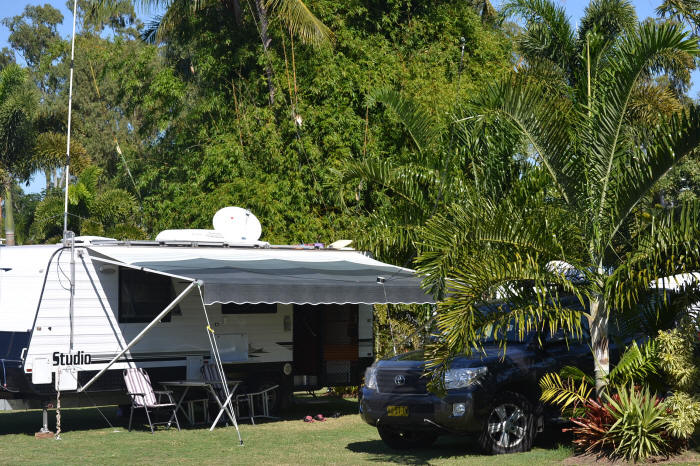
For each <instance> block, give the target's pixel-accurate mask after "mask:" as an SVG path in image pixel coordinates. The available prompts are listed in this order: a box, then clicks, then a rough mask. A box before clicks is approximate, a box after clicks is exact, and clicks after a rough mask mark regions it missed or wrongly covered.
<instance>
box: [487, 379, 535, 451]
mask: <svg viewBox="0 0 700 466" xmlns="http://www.w3.org/2000/svg"><path fill="white" fill-rule="evenodd" d="M534 427H535V426H534V416H533V413H532V406H531V404H530V402H529V401H528V400H527V399H526V398H525V397H524V396H522V395H520V394H518V393H511V392H504V393H502V394H501V395H499V396H497V397H496V398H495V399H494V401H493V404H492V405H491V409H490V410H489V414H488V417H487V418H486V420H485V422H484V426H483V429H482V432H481V436H480V437H479V443H480V444H481V446H482V448H483V449H484V450H485V451H486V452H487V453H491V454H495V455H499V454H503V453H516V452H523V451H529V450H530V449H531V448H532V442H533V440H534V438H535V429H534Z"/></svg>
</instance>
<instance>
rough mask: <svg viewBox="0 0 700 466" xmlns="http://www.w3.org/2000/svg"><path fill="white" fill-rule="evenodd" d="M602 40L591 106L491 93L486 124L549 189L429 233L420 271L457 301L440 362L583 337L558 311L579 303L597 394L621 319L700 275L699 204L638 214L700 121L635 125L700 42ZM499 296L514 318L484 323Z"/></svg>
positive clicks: (515, 83)
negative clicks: (502, 130) (493, 337)
mask: <svg viewBox="0 0 700 466" xmlns="http://www.w3.org/2000/svg"><path fill="white" fill-rule="evenodd" d="M593 3H594V4H598V3H602V2H593ZM550 6H551V5H550ZM604 38H605V35H604V34H601V33H599V32H598V28H597V27H594V28H592V29H591V30H590V31H589V32H588V33H587V34H586V35H585V43H584V48H583V56H582V57H581V59H580V60H581V61H580V62H581V64H582V66H581V67H580V69H579V70H574V73H573V74H574V75H575V76H577V80H578V81H579V82H580V85H579V86H578V88H579V89H581V88H583V89H584V90H585V91H584V92H583V94H581V93H580V92H579V93H577V92H560V93H552V92H551V88H549V87H546V86H543V85H542V83H541V82H539V81H537V80H533V79H532V78H531V76H530V75H528V74H527V73H525V74H519V75H516V76H515V77H513V78H509V79H506V80H504V81H502V82H500V83H498V84H497V85H493V86H491V87H489V89H488V90H487V92H486V93H485V95H484V98H483V101H482V102H481V106H482V114H483V115H485V116H488V115H494V116H498V117H500V118H502V119H503V121H505V122H508V123H509V124H510V125H511V126H512V127H513V128H515V129H516V130H517V131H519V132H520V133H521V134H522V136H523V137H524V138H525V140H526V142H527V143H528V145H529V147H530V149H531V157H533V158H534V159H536V160H537V161H538V164H539V166H540V170H539V171H540V172H541V173H543V174H545V175H546V176H547V178H548V179H549V182H550V183H551V186H552V187H551V188H547V187H546V186H544V187H543V186H542V185H541V184H539V183H534V184H533V182H532V181H531V180H529V179H524V180H522V183H523V184H522V189H517V190H515V191H514V194H513V195H511V196H507V197H506V198H504V199H503V200H501V201H499V202H482V203H480V202H478V200H473V201H471V203H469V204H468V205H467V206H466V207H465V206H454V207H453V208H451V209H450V210H449V211H448V212H446V213H444V214H441V215H438V216H437V217H436V218H435V219H434V220H432V221H431V222H429V224H428V227H427V233H426V236H425V239H424V244H423V247H424V252H423V255H422V256H421V258H420V261H419V263H420V267H419V268H420V270H421V272H422V273H423V274H424V275H425V276H426V280H427V282H428V283H429V284H431V285H433V286H434V287H436V288H437V287H440V286H441V285H444V286H445V287H446V288H447V290H448V291H449V292H450V293H449V298H448V299H447V300H446V303H445V307H444V309H443V313H442V315H441V317H440V319H439V326H440V327H441V328H442V329H443V331H444V334H445V346H444V347H443V348H442V352H441V353H440V356H439V357H438V358H437V360H438V361H445V359H446V358H449V354H450V352H455V351H465V350H468V349H469V348H470V347H471V345H472V344H473V343H474V342H475V341H477V340H478V338H479V336H480V335H481V334H482V332H483V331H484V329H485V326H487V325H495V326H497V327H499V328H506V327H507V326H508V325H511V324H512V323H513V321H515V323H516V324H518V325H519V326H520V328H521V329H522V330H523V331H524V330H526V329H528V328H532V327H533V326H537V325H542V324H543V323H544V322H549V324H550V326H551V328H556V327H557V326H564V327H568V328H569V329H574V330H575V329H576V328H577V327H578V325H579V320H578V317H579V312H578V311H576V309H572V308H567V307H566V306H564V305H562V304H561V301H560V299H559V298H560V296H561V294H562V293H569V294H570V293H573V294H576V295H577V296H579V297H580V298H581V301H582V302H583V301H585V302H586V303H587V304H588V310H587V313H586V316H587V318H588V322H589V328H590V334H591V346H592V350H593V353H594V360H595V373H596V388H597V390H598V393H599V394H600V393H601V392H602V391H603V390H604V380H605V376H606V374H607V373H608V372H609V365H610V361H609V346H608V324H609V321H610V317H611V314H612V313H614V312H616V311H620V310H622V309H625V308H626V307H630V306H633V305H634V303H635V301H636V300H637V299H638V298H639V296H641V295H644V294H645V293H647V292H648V290H649V288H650V284H653V283H654V282H655V280H657V279H659V278H662V277H666V276H670V275H674V274H677V273H681V272H686V271H695V270H698V267H700V231H699V229H698V225H700V223H699V222H700V218H698V215H700V209H699V206H698V205H697V203H693V204H689V205H684V206H678V207H677V208H675V209H673V208H668V209H665V210H663V211H661V212H658V213H657V214H656V215H655V216H649V215H648V213H647V214H646V215H642V214H643V213H645V211H646V209H645V207H647V204H646V200H647V199H648V198H647V196H648V194H649V193H650V190H651V188H652V187H653V186H654V184H655V183H656V182H657V181H658V180H659V179H660V178H661V177H663V176H664V175H665V174H666V173H667V172H668V171H669V170H670V169H671V168H672V167H673V166H674V165H676V164H677V163H678V162H679V161H680V160H682V159H683V157H684V156H685V155H687V154H688V153H689V152H691V151H692V150H694V149H695V148H696V147H697V146H698V144H699V143H700V109H699V108H698V107H696V106H690V107H689V108H688V109H687V110H683V111H681V112H679V113H677V114H674V115H673V116H672V117H670V118H669V119H668V120H667V121H664V122H660V123H659V125H658V126H656V127H655V128H653V129H649V130H648V131H647V132H646V133H645V134H640V133H639V132H636V131H633V130H631V126H630V114H629V111H630V105H631V101H632V100H631V96H632V95H633V93H634V91H635V89H636V86H637V85H638V83H639V82H640V80H642V79H644V77H645V76H646V75H647V74H648V73H649V70H650V67H652V68H653V67H654V66H655V65H658V64H659V63H660V62H659V60H662V59H663V57H667V56H669V55H673V54H690V55H691V56H697V54H698V53H699V52H700V50H699V49H698V42H697V40H695V39H691V38H689V37H688V36H687V34H685V33H684V32H683V30H682V28H681V27H679V26H678V25H675V24H669V23H664V24H656V23H644V24H642V25H640V26H639V27H637V28H635V29H634V30H633V31H628V32H627V33H625V34H622V35H619V36H618V37H616V38H611V39H609V40H607V39H604ZM657 69H658V68H657ZM645 219H646V220H645ZM446 276H447V277H449V278H450V279H449V280H446V281H445V280H444V277H446ZM494 297H500V298H504V299H505V300H506V301H507V302H509V306H506V307H503V308H501V309H499V310H497V311H496V312H492V313H483V312H481V311H480V310H479V308H478V306H479V305H480V304H482V303H483V302H484V300H485V299H487V298H494ZM445 351H446V352H445Z"/></svg>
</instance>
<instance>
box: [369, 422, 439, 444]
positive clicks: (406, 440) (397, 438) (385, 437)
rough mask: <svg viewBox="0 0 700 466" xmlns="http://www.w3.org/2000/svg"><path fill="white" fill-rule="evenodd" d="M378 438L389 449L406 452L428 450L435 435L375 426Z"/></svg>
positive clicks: (435, 437)
mask: <svg viewBox="0 0 700 466" xmlns="http://www.w3.org/2000/svg"><path fill="white" fill-rule="evenodd" d="M377 431H378V432H379V437H381V439H382V441H384V443H386V444H387V445H388V446H389V448H393V449H394V450H408V449H411V448H428V447H429V446H431V445H432V444H433V443H434V442H435V439H437V435H436V434H433V433H430V432H419V431H415V430H407V431H406V430H399V429H393V428H391V427H387V426H381V425H379V426H377Z"/></svg>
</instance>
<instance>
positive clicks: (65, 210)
mask: <svg viewBox="0 0 700 466" xmlns="http://www.w3.org/2000/svg"><path fill="white" fill-rule="evenodd" d="M77 15H78V0H73V37H72V38H71V43H70V79H69V84H68V135H67V137H66V169H65V172H64V174H65V176H66V193H65V201H64V203H63V238H64V239H65V238H66V232H67V231H68V183H69V182H70V123H71V116H72V107H73V60H74V59H75V18H76V16H77Z"/></svg>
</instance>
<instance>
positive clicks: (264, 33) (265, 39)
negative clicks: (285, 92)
mask: <svg viewBox="0 0 700 466" xmlns="http://www.w3.org/2000/svg"><path fill="white" fill-rule="evenodd" d="M255 9H256V10H257V12H258V18H259V19H260V40H261V41H262V44H263V52H264V53H265V61H266V62H267V64H266V65H265V77H266V78H267V88H268V91H269V93H270V105H272V104H274V103H275V84H274V83H273V82H272V77H273V74H272V64H271V63H270V60H269V57H268V56H267V54H268V49H269V47H270V42H272V39H270V34H269V32H268V30H267V10H266V9H265V5H263V0H255Z"/></svg>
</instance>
